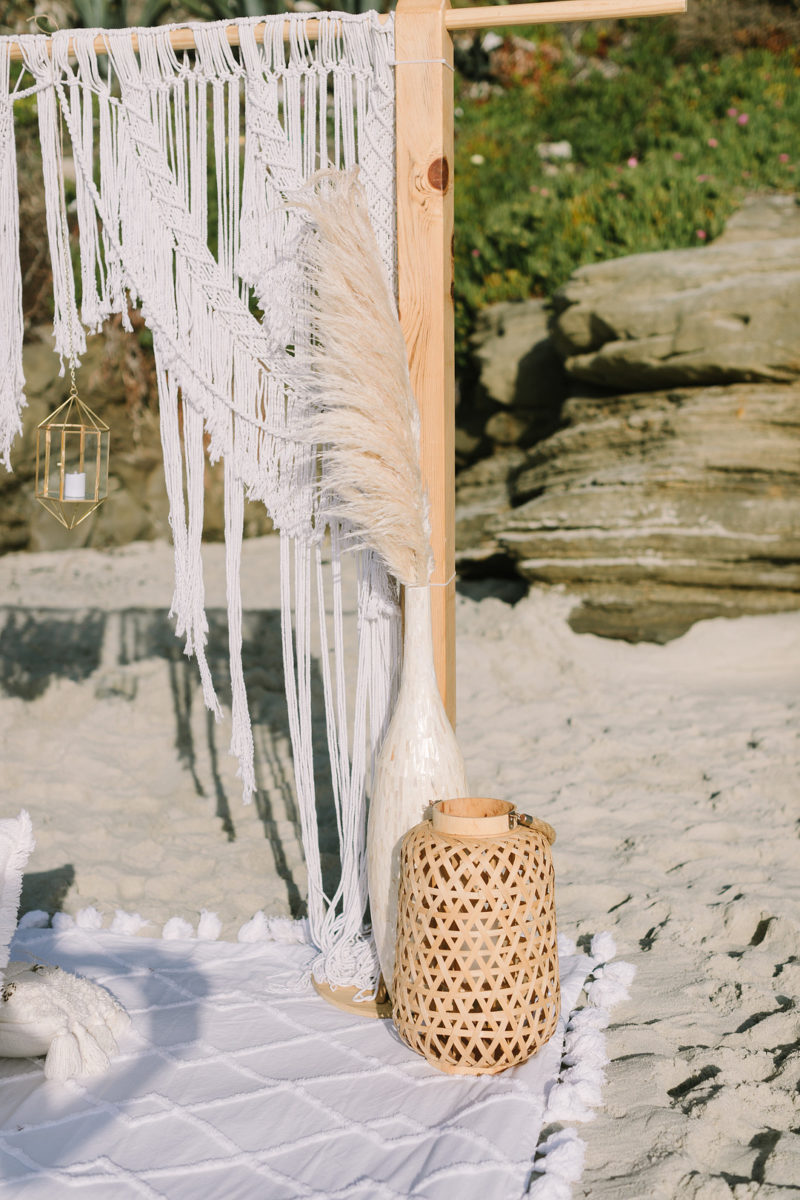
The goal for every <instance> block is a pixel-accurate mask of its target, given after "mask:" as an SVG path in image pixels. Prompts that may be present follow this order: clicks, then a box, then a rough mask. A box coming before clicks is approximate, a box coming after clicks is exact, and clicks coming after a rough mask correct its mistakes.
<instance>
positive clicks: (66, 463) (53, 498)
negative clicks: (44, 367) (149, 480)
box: [36, 378, 109, 529]
mask: <svg viewBox="0 0 800 1200" xmlns="http://www.w3.org/2000/svg"><path fill="white" fill-rule="evenodd" d="M108 443H109V429H108V426H107V425H106V424H104V423H103V422H102V421H101V420H100V419H99V418H98V417H96V416H95V414H94V413H93V412H92V410H91V409H90V408H87V406H86V405H85V404H84V403H83V401H82V400H81V399H80V398H79V396H78V393H77V391H76V389H75V383H74V378H73V386H72V390H71V391H70V394H69V398H68V399H67V400H65V401H64V403H63V404H62V405H61V407H60V408H57V409H56V411H55V412H54V413H51V414H50V416H49V417H46V418H45V420H44V421H42V422H41V424H40V425H39V426H38V429H37V432H36V499H37V500H38V501H39V503H40V504H43V505H44V507H45V508H46V509H47V511H48V512H49V513H52V514H53V516H54V517H55V518H56V520H57V521H60V522H61V524H62V525H63V526H64V527H65V528H66V529H74V528H75V526H76V525H80V523H81V521H85V520H86V518H87V517H88V516H89V514H90V513H92V512H94V510H95V509H96V508H97V507H98V505H100V504H101V503H102V502H103V500H105V498H106V496H107V495H108Z"/></svg>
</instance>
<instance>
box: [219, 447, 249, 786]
mask: <svg viewBox="0 0 800 1200" xmlns="http://www.w3.org/2000/svg"><path fill="white" fill-rule="evenodd" d="M243 529H244V489H243V487H242V481H241V480H240V479H237V477H236V467H235V456H234V454H233V452H231V453H230V454H227V455H226V456H225V572H226V580H227V596H228V649H229V653H230V670H231V707H232V713H231V721H232V725H233V730H232V734H231V754H232V755H233V756H234V758H237V759H238V760H239V770H238V772H237V774H238V776H239V777H240V778H241V781H242V798H243V800H244V802H245V804H249V803H250V802H251V801H252V799H253V795H254V793H255V790H256V781H255V774H254V768H253V730H252V728H251V726H250V712H249V710H248V707H247V691H246V688H245V683H244V671H243V669H242V584H241V578H240V574H241V566H242V533H243Z"/></svg>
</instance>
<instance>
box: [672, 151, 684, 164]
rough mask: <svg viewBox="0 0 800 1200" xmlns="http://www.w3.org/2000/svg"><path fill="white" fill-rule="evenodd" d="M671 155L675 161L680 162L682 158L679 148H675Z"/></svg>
mask: <svg viewBox="0 0 800 1200" xmlns="http://www.w3.org/2000/svg"><path fill="white" fill-rule="evenodd" d="M672 157H673V158H674V159H675V162H680V161H681V159H682V158H683V155H682V154H681V152H680V150H676V151H675V153H674V154H673V156H672Z"/></svg>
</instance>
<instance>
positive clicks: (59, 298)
mask: <svg viewBox="0 0 800 1200" xmlns="http://www.w3.org/2000/svg"><path fill="white" fill-rule="evenodd" d="M43 41H47V39H43ZM25 49H26V48H25V47H24V46H23V53H25ZM66 56H67V42H66V41H64V40H63V39H61V41H58V40H57V39H55V38H54V39H53V42H52V58H50V57H48V54H47V49H46V47H45V46H43V45H40V44H39V43H38V40H37V41H36V42H32V43H30V48H29V50H28V55H26V57H29V59H30V61H29V63H28V65H29V67H30V69H31V70H32V71H33V72H34V73H35V74H36V76H37V78H38V79H41V77H42V76H43V75H44V76H45V77H49V79H50V80H54V79H55V77H56V75H57V74H63V73H64V70H65V66H66ZM42 57H43V58H44V60H45V61H44V62H42V61H41V59H42ZM37 113H38V117H39V142H40V144H41V150H42V172H43V175H44V195H45V211H46V215H47V240H48V243H49V247H50V264H51V267H52V271H53V301H54V305H55V311H54V314H53V337H54V339H55V346H56V353H57V354H58V355H59V356H60V358H61V374H62V375H63V374H64V360H65V359H68V358H69V357H70V356H71V355H73V354H74V356H75V358H76V361H79V360H80V357H81V355H82V354H85V352H86V335H85V333H84V329H83V326H82V325H81V323H80V321H79V320H78V310H77V305H76V302H75V278H74V275H73V271H72V254H71V250H70V244H69V223H68V221H67V212H66V207H65V204H64V187H63V178H64V163H63V155H62V148H61V130H60V123H59V114H58V101H57V99H56V93H55V91H54V89H53V88H47V89H46V90H45V91H43V92H41V93H40V95H39V97H38V105H37ZM75 141H76V138H75V137H73V145H74V143H75Z"/></svg>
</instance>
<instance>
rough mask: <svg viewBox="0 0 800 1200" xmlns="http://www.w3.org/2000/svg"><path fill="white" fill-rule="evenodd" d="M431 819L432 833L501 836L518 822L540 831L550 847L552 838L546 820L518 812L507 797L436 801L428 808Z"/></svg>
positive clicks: (550, 826)
mask: <svg viewBox="0 0 800 1200" xmlns="http://www.w3.org/2000/svg"><path fill="white" fill-rule="evenodd" d="M431 820H432V823H433V828H434V831H435V832H436V833H443V834H451V835H455V836H456V837H470V838H472V837H502V835H503V834H505V833H508V831H509V830H510V829H515V828H516V827H517V826H518V825H522V826H524V827H525V828H526V829H535V830H537V831H538V832H539V833H541V834H543V835H544V836H545V837H546V838H547V840H548V842H549V843H550V845H551V846H552V845H553V843H554V842H555V840H556V831H555V829H553V826H552V825H548V823H547V821H540V820H539V819H538V818H536V817H529V816H528V815H527V814H526V813H518V812H517V809H516V806H515V805H514V804H512V803H511V801H510V800H493V799H490V798H489V797H488V796H459V797H457V798H454V799H452V800H437V801H436V803H435V804H434V805H433V806H432V808H431Z"/></svg>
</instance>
